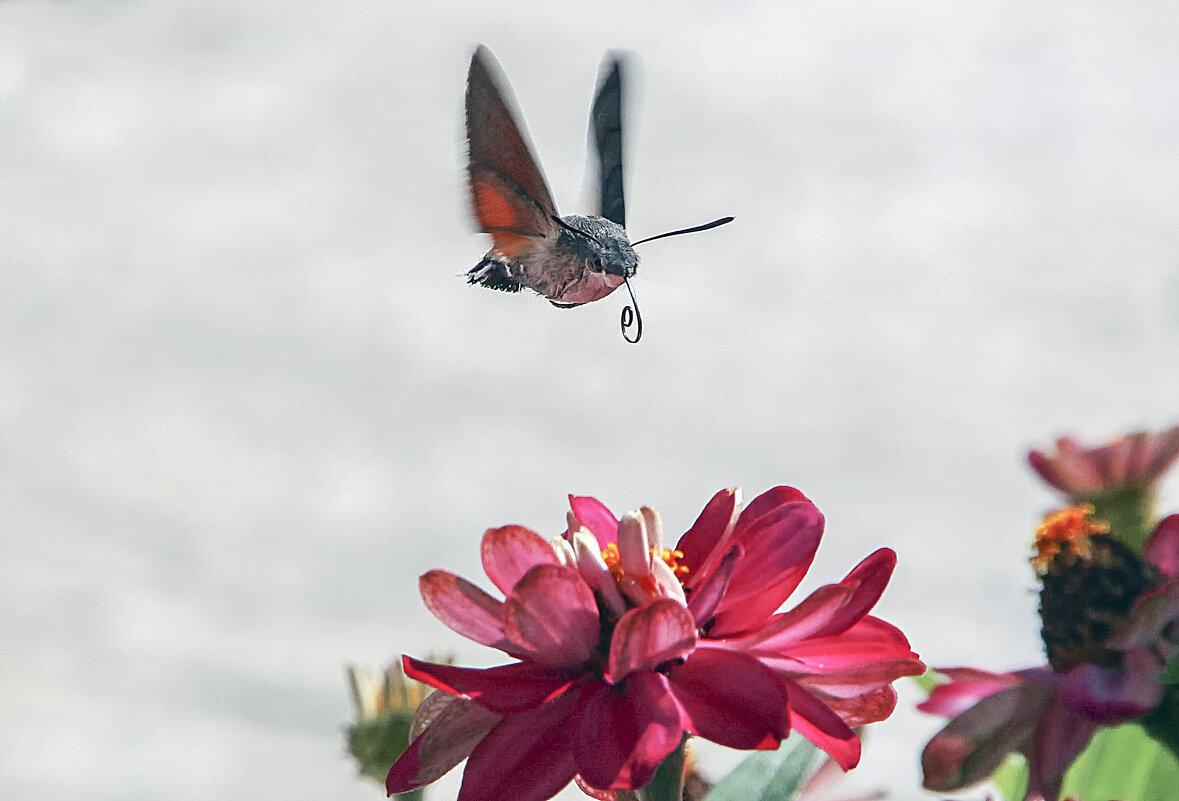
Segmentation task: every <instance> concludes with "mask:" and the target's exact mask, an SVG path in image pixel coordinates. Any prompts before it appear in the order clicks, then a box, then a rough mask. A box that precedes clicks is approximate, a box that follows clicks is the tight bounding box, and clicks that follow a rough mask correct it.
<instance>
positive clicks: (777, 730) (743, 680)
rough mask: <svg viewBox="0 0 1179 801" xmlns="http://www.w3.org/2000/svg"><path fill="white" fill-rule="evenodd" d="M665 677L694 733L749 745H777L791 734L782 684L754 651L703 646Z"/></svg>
mask: <svg viewBox="0 0 1179 801" xmlns="http://www.w3.org/2000/svg"><path fill="white" fill-rule="evenodd" d="M669 680H670V682H671V691H672V692H673V693H675V697H676V699H677V700H679V702H680V706H681V707H683V710H684V716H685V725H686V727H687V728H688V730H689V731H690V732H691V733H693V734H698V735H700V736H701V737H703V738H705V739H707V740H712V741H713V742H714V743H719V744H721V745H724V746H728V747H729V748H742V749H753V748H776V747H777V744H778V743H780V742H781V741H782V740H783V739H784V738H785V737H786V735H787V734H789V733H790V706H789V699H788V697H787V692H786V688H785V687H784V686H783V685H782V682H780V681H779V680H778V677H777V676H775V675H774V672H773V671H772V670H770V669H769V668H767V667H766V666H765V665H763V664H761V663H760V662H759V661H757V659H755V658H753V657H752V656H749V655H747V654H743V653H740V652H738V651H728V650H723V649H720V648H704V647H701V648H698V649H696V650H695V651H694V652H693V653H692V654H691V655H690V656H689V657H688V659H687V661H685V662H684V664H682V665H679V666H677V667H674V668H672V670H671V673H670V675H669Z"/></svg>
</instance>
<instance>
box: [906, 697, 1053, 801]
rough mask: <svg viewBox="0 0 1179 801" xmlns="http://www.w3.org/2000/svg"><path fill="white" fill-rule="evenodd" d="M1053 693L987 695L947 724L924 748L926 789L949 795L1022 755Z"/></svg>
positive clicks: (922, 756) (922, 759)
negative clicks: (1014, 756) (1019, 754)
mask: <svg viewBox="0 0 1179 801" xmlns="http://www.w3.org/2000/svg"><path fill="white" fill-rule="evenodd" d="M1054 692H1055V688H1054V687H1053V686H1052V685H1051V684H1048V683H1042V682H1021V683H1019V684H1016V685H1015V686H1012V687H1008V688H1007V689H1004V690H1000V691H998V692H996V693H992V694H990V695H988V696H987V697H986V698H984V699H983V700H981V701H979V702H978V703H977V704H975V705H974V706H972V707H971V708H970V709H967V710H966V711H965V712H963V713H962V714H960V715H958V716H957V717H956V718H954V719H953V720H951V721H950V722H949V723H947V724H946V726H945V728H943V729H942V730H941V731H940V732H938V733H937V734H936V735H934V737H933V739H931V740H930V741H929V742H928V743H926V745H925V750H924V751H923V752H922V754H921V768H922V771H923V772H924V774H925V783H924V786H925V789H927V790H933V791H935V792H947V791H950V790H957V789H959V788H961V787H967V786H969V785H972V784H976V783H977V782H981V781H982V780H984V779H986V778H987V777H988V776H990V775H991V774H992V773H994V772H995V769H996V768H998V767H999V765H1001V764H1002V763H1003V760H1004V759H1006V758H1007V755H1008V754H1011V753H1013V752H1015V751H1026V749H1027V748H1028V746H1029V745H1030V743H1031V739H1032V733H1033V731H1035V728H1036V724H1037V723H1038V722H1039V720H1040V716H1041V714H1042V713H1043V710H1044V708H1045V707H1046V706H1047V704H1048V703H1049V702H1050V701H1051V699H1052V695H1053V694H1054Z"/></svg>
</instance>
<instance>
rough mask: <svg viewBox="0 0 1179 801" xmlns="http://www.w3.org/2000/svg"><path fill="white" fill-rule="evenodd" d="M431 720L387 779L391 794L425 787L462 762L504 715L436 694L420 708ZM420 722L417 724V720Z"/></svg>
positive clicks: (449, 696)
mask: <svg viewBox="0 0 1179 801" xmlns="http://www.w3.org/2000/svg"><path fill="white" fill-rule="evenodd" d="M418 709H419V715H421V714H422V712H428V713H429V715H430V716H431V720H430V722H429V724H428V725H427V727H426V729H425V731H424V732H422V734H421V735H420V736H419V737H417V738H416V739H415V740H414V741H413V743H411V744H410V746H409V748H408V749H406V751H405V753H403V754H402V755H401V758H400V759H398V760H397V762H396V763H395V764H394V765H393V767H392V768H391V769H390V770H389V775H388V776H387V777H386V778H385V791H386V792H387V793H389V795H393V794H394V793H404V792H408V791H409V790H412V789H414V788H416V787H423V786H425V785H427V784H429V783H430V782H433V781H436V780H437V779H439V778H441V777H442V775H443V774H445V773H446V772H447V771H449V770H450V769H451V768H453V767H454V766H455V765H457V764H458V763H460V762H462V761H463V760H464V759H466V758H467V756H468V755H469V754H470V753H471V751H472V750H473V749H474V748H475V746H477V745H478V744H479V741H480V740H482V739H483V738H484V737H485V736H486V735H487V733H488V732H489V731H491V729H492V728H493V727H494V726H495V725H496V724H497V723H498V722H499V720H500V716H499V715H497V714H495V713H494V712H489V711H487V710H486V709H484V708H483V707H481V706H479V705H478V704H476V703H474V702H473V701H468V700H466V699H463V698H456V697H455V696H453V695H446V694H444V693H434V694H433V695H431V696H429V697H428V698H427V699H426V700H425V701H423V702H422V705H421V706H420V707H419V708H418ZM415 723H416V721H415Z"/></svg>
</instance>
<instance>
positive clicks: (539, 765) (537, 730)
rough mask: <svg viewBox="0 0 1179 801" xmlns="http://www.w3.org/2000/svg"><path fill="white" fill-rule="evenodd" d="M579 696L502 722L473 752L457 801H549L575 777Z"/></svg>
mask: <svg viewBox="0 0 1179 801" xmlns="http://www.w3.org/2000/svg"><path fill="white" fill-rule="evenodd" d="M578 695H579V693H566V694H565V695H563V696H561V697H560V698H558V699H557V700H556V701H553V702H552V703H548V704H544V705H543V706H539V707H537V708H536V709H533V710H530V711H528V712H523V713H520V714H515V715H508V716H506V717H505V718H504V719H503V720H501V721H500V722H499V725H497V726H496V727H495V728H494V729H492V730H491V732H490V733H489V734H488V735H487V736H486V737H484V738H483V741H482V742H481V743H479V745H478V746H477V747H476V748H475V750H474V751H473V752H472V753H471V757H470V759H468V760H467V767H466V769H465V770H464V771H463V786H462V789H461V790H460V791H459V796H458V801H488V799H509V798H510V799H512V801H546V799H549V798H552V797H553V796H555V795H556V794H557V793H558V792H560V791H561V788H563V787H564V786H565V785H567V784H569V782H570V781H572V780H573V775H574V774H575V773H577V768H576V767H575V763H574V738H573V729H574V722H575V720H576V718H575V717H574V715H573V710H574V705H575V704H576V703H577V697H578Z"/></svg>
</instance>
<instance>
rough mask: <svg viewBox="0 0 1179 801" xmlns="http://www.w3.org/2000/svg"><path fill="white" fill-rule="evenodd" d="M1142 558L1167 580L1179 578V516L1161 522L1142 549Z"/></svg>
mask: <svg viewBox="0 0 1179 801" xmlns="http://www.w3.org/2000/svg"><path fill="white" fill-rule="evenodd" d="M1142 556H1143V557H1144V558H1145V559H1146V560H1147V561H1148V562H1150V563H1151V564H1152V565H1154V566H1155V567H1157V568H1158V569H1159V572H1160V573H1162V574H1163V575H1164V576H1166V577H1167V578H1176V577H1179V514H1177V515H1169V516H1167V517H1164V518H1163V519H1162V520H1160V521H1159V524H1158V526H1156V527H1155V530H1154V533H1152V534H1151V535H1150V539H1148V540H1147V541H1146V546H1145V547H1144V548H1143V549H1142Z"/></svg>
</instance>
